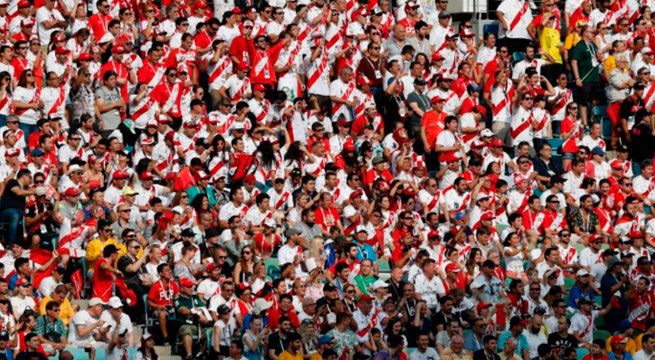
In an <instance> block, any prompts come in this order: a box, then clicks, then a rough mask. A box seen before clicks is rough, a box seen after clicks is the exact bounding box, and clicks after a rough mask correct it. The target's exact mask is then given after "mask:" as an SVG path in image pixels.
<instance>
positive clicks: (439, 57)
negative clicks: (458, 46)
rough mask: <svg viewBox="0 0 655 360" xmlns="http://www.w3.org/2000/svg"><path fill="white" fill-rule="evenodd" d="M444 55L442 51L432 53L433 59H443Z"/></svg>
mask: <svg viewBox="0 0 655 360" xmlns="http://www.w3.org/2000/svg"><path fill="white" fill-rule="evenodd" d="M443 59H444V57H443V56H442V55H441V54H440V53H438V52H437V53H434V54H432V61H440V60H443Z"/></svg>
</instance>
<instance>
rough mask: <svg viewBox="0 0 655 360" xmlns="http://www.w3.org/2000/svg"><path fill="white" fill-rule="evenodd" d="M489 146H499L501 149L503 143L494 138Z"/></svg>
mask: <svg viewBox="0 0 655 360" xmlns="http://www.w3.org/2000/svg"><path fill="white" fill-rule="evenodd" d="M491 146H496V147H498V146H500V147H502V146H503V141H502V140H500V139H499V138H494V139H493V140H491Z"/></svg>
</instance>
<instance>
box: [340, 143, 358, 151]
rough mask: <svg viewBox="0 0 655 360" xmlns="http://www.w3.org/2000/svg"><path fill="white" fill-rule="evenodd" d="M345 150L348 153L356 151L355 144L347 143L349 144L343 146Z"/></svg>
mask: <svg viewBox="0 0 655 360" xmlns="http://www.w3.org/2000/svg"><path fill="white" fill-rule="evenodd" d="M343 149H344V150H346V151H355V144H353V143H351V142H347V143H345V144H343Z"/></svg>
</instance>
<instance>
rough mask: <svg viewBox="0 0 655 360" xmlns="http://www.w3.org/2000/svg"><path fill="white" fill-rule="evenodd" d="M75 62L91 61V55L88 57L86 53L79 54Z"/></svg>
mask: <svg viewBox="0 0 655 360" xmlns="http://www.w3.org/2000/svg"><path fill="white" fill-rule="evenodd" d="M77 60H79V61H91V55H89V54H88V53H85V52H83V53H81V54H80V56H78V57H77Z"/></svg>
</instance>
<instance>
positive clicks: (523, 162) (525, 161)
mask: <svg viewBox="0 0 655 360" xmlns="http://www.w3.org/2000/svg"><path fill="white" fill-rule="evenodd" d="M529 163H531V161H529V160H524V161H519V164H529Z"/></svg>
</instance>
